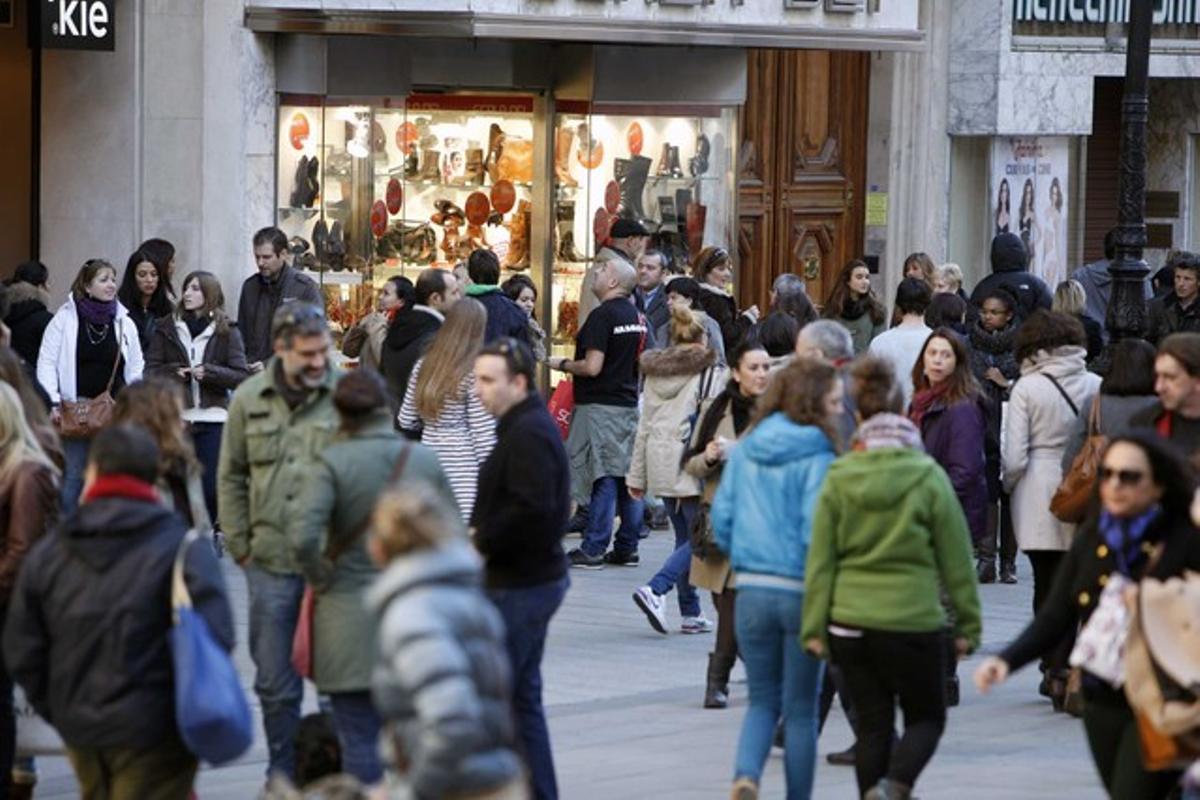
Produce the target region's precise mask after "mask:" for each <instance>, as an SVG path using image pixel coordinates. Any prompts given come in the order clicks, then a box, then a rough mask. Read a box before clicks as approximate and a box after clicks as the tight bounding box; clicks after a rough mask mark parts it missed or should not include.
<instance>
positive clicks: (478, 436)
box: [396, 298, 496, 522]
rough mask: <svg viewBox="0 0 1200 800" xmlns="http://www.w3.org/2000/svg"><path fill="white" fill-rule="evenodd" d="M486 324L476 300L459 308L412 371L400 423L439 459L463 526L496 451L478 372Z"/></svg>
mask: <svg viewBox="0 0 1200 800" xmlns="http://www.w3.org/2000/svg"><path fill="white" fill-rule="evenodd" d="M468 300H469V302H468ZM487 319H488V312H487V311H486V310H485V309H484V307H483V304H481V303H479V302H478V301H476V300H474V299H471V298H466V299H464V300H463V301H461V302H458V303H455V304H454V307H453V308H451V309H450V310H449V311H448V312H447V313H446V324H445V325H443V326H442V327H441V328H440V329H439V330H438V332H437V334H436V335H435V336H434V337H433V341H432V342H431V343H430V345H429V351H428V352H427V353H426V354H425V355H424V357H422V358H421V359H420V360H418V361H417V363H416V366H414V367H413V371H412V374H411V375H410V376H409V378H408V390H407V391H406V392H405V393H404V402H403V403H401V405H400V414H399V416H398V417H397V418H396V419H397V423H398V425H399V427H400V430H401V431H402V432H404V433H405V434H406V435H408V436H409V438H412V439H420V441H421V443H422V444H424V445H425V446H426V447H428V448H429V449H431V450H433V452H434V453H436V454H437V457H438V460H439V461H441V463H442V466H443V467H444V468H445V470H446V475H447V476H448V477H449V479H450V486H452V487H453V488H454V498H455V502H456V504H457V506H458V510H459V512H460V513H461V514H462V518H463V521H464V522H466V521H467V520H469V519H470V518H471V509H473V508H474V507H475V492H476V487H477V485H478V482H479V467H480V465H482V464H483V462H484V461H486V460H487V457H488V454H489V453H491V452H492V448H493V447H495V446H496V420H495V418H494V417H493V416H492V415H491V414H489V413H488V412H487V410H486V409H485V408H484V407H483V406H482V405H481V404H480V402H479V396H478V395H477V394H476V393H475V373H474V372H473V367H474V366H475V356H476V355H478V354H479V350H480V348H482V347H483V345H484V331H485V329H486V326H487Z"/></svg>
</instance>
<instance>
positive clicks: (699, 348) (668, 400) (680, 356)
mask: <svg viewBox="0 0 1200 800" xmlns="http://www.w3.org/2000/svg"><path fill="white" fill-rule="evenodd" d="M787 319H789V320H790V319H791V318H790V317H788V318H787ZM793 324H795V323H794V322H793ZM670 338H671V341H672V342H675V344H673V345H671V346H670V347H667V348H666V349H663V350H648V351H646V352H645V353H643V354H642V357H641V358H640V359H639V362H638V363H639V366H640V370H641V373H642V375H643V376H644V377H645V386H644V389H643V392H642V413H641V416H640V417H639V419H638V427H637V435H636V436H635V438H634V442H633V457H632V459H631V460H630V463H629V472H628V473H627V474H626V476H625V485H626V486H627V487H629V494H630V495H631V496H632V497H633V498H634V499H638V500H640V499H642V498H644V496H645V495H646V494H652V495H654V496H655V497H658V498H660V499H662V501H663V503H664V504H665V505H666V507H667V515H668V517H669V518H670V520H671V526H672V527H673V528H674V529H675V549H674V550H673V551H672V553H671V555H669V556H667V560H666V561H665V562H664V563H663V565H662V567H660V568H659V570H658V572H656V573H655V574H654V577H652V578H651V579H650V582H649V583H648V584H646V585H644V586H639V587H638V588H637V589H636V590H635V591H634V593H633V602H634V603H635V604H636V605H637V607H638V608H640V609H641V610H642V613H644V614H645V615H646V619H647V620H648V621H649V622H650V626H651V627H652V628H654V630H656V631H658V632H659V633H661V634H666V633H667V618H666V610H665V606H666V601H665V600H664V598H665V596H666V594H667V593H668V592H669V591H671V589H675V590H676V591H677V597H678V600H679V616H680V617H681V621H680V631H681V632H683V633H708V632H709V631H711V630H712V623H711V622H709V621H708V619H706V618H705V616H704V613H703V612H702V611H701V609H700V597H699V596H698V595H697V594H696V590H695V589H694V588H693V587H692V586H691V584H690V583H689V582H688V569H689V567H690V566H691V561H692V545H691V540H690V535H691V530H692V525H693V524H694V522H695V519H696V514H697V512H698V511H699V509H700V483H699V481H697V480H696V478H695V477H694V476H692V475H690V474H688V473H687V472H685V471H684V470H683V454H684V450H685V449H686V447H687V442H688V437H689V434H690V432H691V427H692V423H693V421H694V420H695V419H696V418H697V414H698V412H699V408H700V404H701V403H703V402H704V401H705V400H708V399H709V398H711V397H713V396H715V395H716V394H717V393H718V392H719V391H720V390H721V389H722V388H723V387H724V386H725V382H726V377H725V370H724V369H722V368H720V367H717V366H716V356H715V355H713V352H712V351H711V350H709V349H708V346H707V345H706V344H705V343H704V327H703V326H702V325H701V324H700V321H699V320H698V319H696V316H695V315H694V314H693V313H692V312H691V311H690V310H688V309H686V308H684V307H683V306H681V305H680V306H675V307H674V308H672V310H671V337H670Z"/></svg>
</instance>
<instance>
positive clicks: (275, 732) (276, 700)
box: [246, 563, 304, 779]
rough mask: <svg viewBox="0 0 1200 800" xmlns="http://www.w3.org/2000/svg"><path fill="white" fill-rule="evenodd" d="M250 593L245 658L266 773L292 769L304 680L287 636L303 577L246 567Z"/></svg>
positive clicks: (297, 613) (292, 625)
mask: <svg viewBox="0 0 1200 800" xmlns="http://www.w3.org/2000/svg"><path fill="white" fill-rule="evenodd" d="M246 587H247V589H248V592H249V595H250V609H249V617H250V657H251V658H252V659H253V660H254V666H255V673H254V693H255V694H257V695H258V700H259V702H260V703H261V704H262V714H263V728H264V729H265V731H266V734H267V758H268V762H267V774H268V775H270V774H271V773H272V772H281V773H283V774H284V775H286V776H287V777H288V778H289V779H292V778H294V777H295V772H296V749H295V739H296V730H297V729H298V728H299V727H300V703H301V701H302V700H303V699H304V679H303V678H301V677H300V675H299V674H297V672H296V670H295V668H294V667H292V638H293V637H294V636H295V633H296V620H297V619H298V618H299V616H300V598H301V596H302V595H303V594H304V579H303V578H302V577H300V576H299V575H280V574H276V573H274V572H267V571H266V570H264V569H261V568H259V567H256V566H254V564H252V563H250V564H247V565H246Z"/></svg>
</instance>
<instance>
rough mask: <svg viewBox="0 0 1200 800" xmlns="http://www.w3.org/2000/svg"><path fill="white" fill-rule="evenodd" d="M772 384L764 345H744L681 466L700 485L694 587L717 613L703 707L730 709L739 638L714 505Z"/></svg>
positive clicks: (702, 415)
mask: <svg viewBox="0 0 1200 800" xmlns="http://www.w3.org/2000/svg"><path fill="white" fill-rule="evenodd" d="M769 380H770V356H768V355H767V351H766V350H764V349H763V348H762V345H760V344H758V343H757V342H754V341H749V342H743V343H742V344H741V346H740V347H739V348H738V349H737V350H735V351H734V357H733V366H732V368H731V369H730V371H729V382H728V383H726V384H725V389H724V391H722V392H721V393H720V394H719V395H717V396H716V397H714V398H712V399H711V400H707V401H705V402H703V403H701V405H700V411H699V414H698V416H697V419H698V422H697V424H696V427H695V431H694V432H693V433H692V436H691V440H690V441H689V443H688V449H687V451H686V452H685V453H684V461H683V466H684V469H685V470H686V471H687V473H688V474H689V475H691V476H692V477H694V478H698V479H699V480H700V481H701V488H702V495H701V498H700V510H699V520H700V523H699V524H700V525H701V527H700V529H699V530H698V531H697V532H696V535H695V538H694V539H693V541H696V542H699V543H700V544H701V545H702V547H701V548H700V549H697V548H695V547H693V549H692V563H691V566H690V568H689V570H688V575H689V579H690V582H691V584H692V585H693V586H695V587H696V588H698V589H707V590H708V591H709V592H711V593H712V602H713V608H714V609H716V612H717V640H716V642H715V643H714V645H713V651H712V652H711V653H709V655H708V673H707V677H706V679H705V686H704V707H705V708H725V707H726V706H727V705H728V703H729V673H730V672H732V671H733V665H734V663H735V662H736V661H737V654H738V647H737V634H736V632H735V628H734V608H735V605H734V598H735V597H736V594H737V592H736V590H735V588H734V582H733V570H732V569H731V568H730V565H729V557H728V556H727V555H726V554H725V553H724V552H722V551H721V550H719V549H718V548H717V546H716V544H715V543H714V542H713V534H712V523H711V520H712V503H713V500H714V499H715V498H716V496H717V487H718V486H719V485H720V482H721V474H722V471H723V470H724V468H725V462H726V460H727V459H728V458H729V455H730V453H731V452H732V451H733V445H734V443H735V442H736V441H737V440H738V439H739V438H741V436H742V435H743V434H744V433H745V432H746V430H747V429H748V428H749V427H750V418H751V417H752V416H753V413H754V402H755V400H757V399H758V398H759V397H760V396H762V394H763V392H765V391H766V390H767V383H768V382H769Z"/></svg>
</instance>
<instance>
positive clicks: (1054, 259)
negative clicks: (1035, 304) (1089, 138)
mask: <svg viewBox="0 0 1200 800" xmlns="http://www.w3.org/2000/svg"><path fill="white" fill-rule="evenodd" d="M1069 164H1070V148H1069V146H1068V140H1067V137H1065V136H999V137H996V138H995V139H994V140H993V142H992V180H991V201H990V207H991V212H992V213H991V216H992V225H993V230H992V234H993V235H995V234H997V233H1003V232H1005V231H1008V232H1011V233H1015V234H1017V235H1018V236H1020V237H1021V241H1023V242H1024V243H1025V249H1026V250H1027V251H1028V252H1029V271H1030V272H1032V273H1033V274H1034V275H1037V276H1038V277H1039V278H1041V279H1042V280H1044V281H1045V282H1046V285H1047V286H1049V287H1050V290H1051V291H1053V290H1054V287H1055V286H1057V285H1058V284H1059V282H1061V281H1063V280H1066V278H1067V242H1068V241H1069V240H1068V237H1067V220H1069V219H1070V214H1069V213H1068V209H1069V202H1070V197H1069V195H1068V193H1067V192H1068V189H1069V188H1070V185H1071V184H1070V181H1069V180H1068V177H1069V176H1068V174H1067V171H1068V167H1069Z"/></svg>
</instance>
